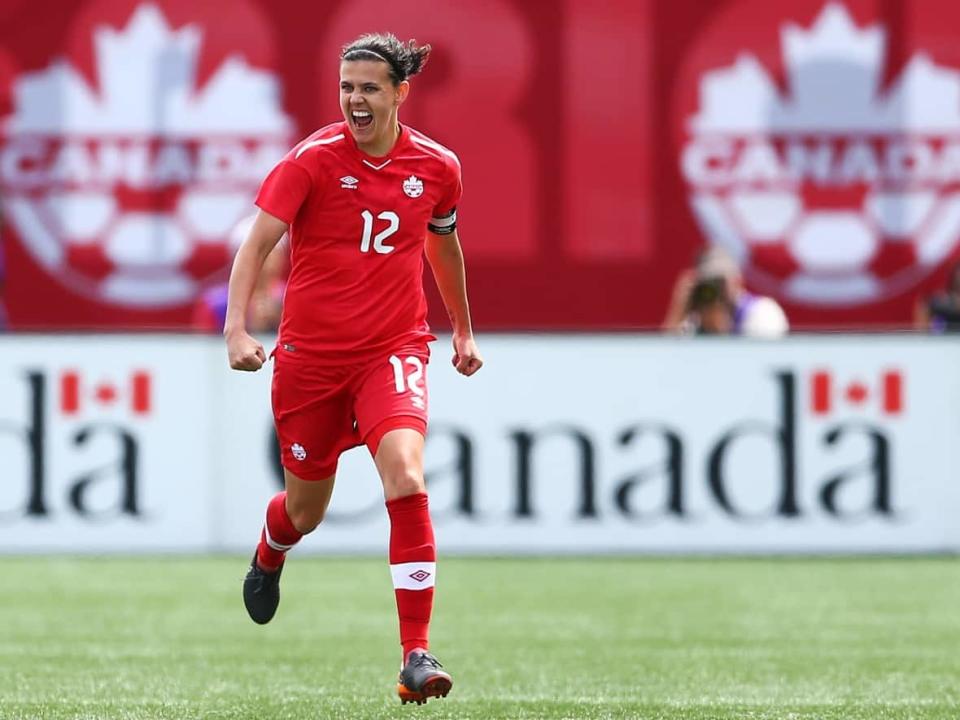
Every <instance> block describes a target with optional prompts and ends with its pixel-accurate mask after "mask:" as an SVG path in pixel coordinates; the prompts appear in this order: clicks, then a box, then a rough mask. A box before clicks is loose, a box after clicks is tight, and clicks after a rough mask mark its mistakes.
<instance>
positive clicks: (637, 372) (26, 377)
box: [0, 335, 960, 553]
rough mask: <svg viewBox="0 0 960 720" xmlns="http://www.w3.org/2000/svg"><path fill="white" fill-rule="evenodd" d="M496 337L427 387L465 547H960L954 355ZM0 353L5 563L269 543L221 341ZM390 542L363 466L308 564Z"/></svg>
mask: <svg viewBox="0 0 960 720" xmlns="http://www.w3.org/2000/svg"><path fill="white" fill-rule="evenodd" d="M481 342H482V350H483V352H484V355H485V358H486V360H487V365H486V366H485V367H484V369H483V370H482V371H481V372H480V373H479V374H478V375H476V376H475V377H473V378H470V379H466V378H462V377H460V376H458V375H456V373H455V372H454V371H453V369H452V368H451V367H450V366H449V363H448V360H447V358H448V351H447V347H448V341H447V340H445V339H444V340H441V341H439V342H438V343H436V344H435V346H434V350H435V355H434V361H433V362H432V363H431V365H430V370H429V382H430V398H431V432H430V436H429V438H428V443H427V450H426V473H427V478H428V483H429V486H430V491H431V506H432V509H433V513H434V517H435V521H436V526H437V535H438V540H439V543H440V545H441V546H442V548H443V551H444V552H470V553H482V552H490V553H501V552H502V553H592V552H657V553H674V552H708V553H712V552H726V553H764V552H777V553H779V552H786V553H819V552H931V551H944V550H950V551H960V524H958V523H956V522H954V521H953V520H952V518H955V517H957V516H958V514H960V457H958V452H957V449H956V446H957V444H958V443H957V440H958V439H960V343H958V342H956V341H953V340H951V339H946V338H928V337H903V336H891V337H880V336H877V337H796V338H790V339H789V340H787V341H783V342H777V343H757V342H750V341H745V340H733V339H718V340H701V339H681V338H661V337H629V336H596V335H582V336H529V337H528V336H489V337H484V338H481ZM0 351H2V352H0V548H2V550H3V551H4V552H28V551H34V550H58V551H78V552H85V551H90V552H99V551H117V552H122V551H135V550H156V551H166V550H184V551H209V550H215V551H220V550H229V551H244V552H246V551H250V550H251V549H252V547H253V545H254V543H255V542H256V539H257V537H258V533H259V527H260V524H261V523H262V517H263V510H264V507H265V504H266V501H267V500H268V499H269V497H270V496H271V495H272V494H273V493H274V492H276V490H277V489H278V487H279V484H278V483H279V474H278V472H277V465H276V456H275V444H274V440H273V436H272V423H271V414H270V403H269V384H270V376H269V370H267V371H261V372H259V373H235V372H231V371H230V370H229V369H228V368H227V366H226V360H225V353H224V351H223V348H222V344H221V343H220V342H219V341H218V339H216V338H202V337H177V336H140V337H129V336H106V337H63V336H60V337H37V336H24V337H15V336H10V337H5V338H0ZM385 361H386V360H385ZM144 376H146V377H147V378H148V381H147V388H146V397H147V398H148V399H147V402H146V407H143V404H144V403H143V397H144V392H145V391H144V388H143V381H142V378H143V377H144ZM71 377H72V378H73V380H71V379H70V378H71ZM135 377H139V378H141V381H140V387H139V391H138V390H137V388H136V387H134V385H132V384H131V383H133V382H134V381H133V380H132V379H131V378H135ZM71 383H72V384H71ZM38 388H40V389H41V391H42V392H40V396H39V399H38V395H37V392H38V390H37V389H38ZM138 393H139V394H138ZM138 397H139V398H140V400H139V402H140V405H136V399H137V398H138ZM41 407H42V412H41V411H40V410H38V408H41ZM387 532H388V528H387V521H386V513H385V511H384V508H383V502H382V497H381V492H380V488H379V481H378V480H377V477H376V474H375V472H374V468H373V464H372V462H371V461H370V458H369V456H368V455H367V453H366V450H365V449H362V448H361V449H357V450H354V451H351V452H350V453H348V454H346V455H345V456H344V458H343V459H342V461H341V465H340V472H339V473H338V480H337V487H336V490H335V493H334V498H333V502H332V505H331V510H330V513H329V515H328V520H327V522H325V523H324V524H323V526H322V527H321V528H320V529H319V530H318V531H317V532H316V533H315V534H314V535H313V536H311V537H310V538H308V539H307V540H305V541H304V543H303V544H302V546H301V548H299V549H298V552H322V553H340V552H382V551H384V550H385V547H386V542H387Z"/></svg>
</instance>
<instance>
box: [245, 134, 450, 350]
mask: <svg viewBox="0 0 960 720" xmlns="http://www.w3.org/2000/svg"><path fill="white" fill-rule="evenodd" d="M460 193H461V185H460V161H459V160H458V159H457V156H456V155H455V154H454V153H452V152H451V151H450V150H447V149H446V148H445V147H443V146H441V145H439V144H438V143H436V142H434V141H433V140H430V139H429V138H427V137H426V136H425V135H423V134H421V133H418V132H417V131H416V130H413V129H411V128H408V127H405V126H401V132H400V137H399V138H398V139H397V142H396V144H395V145H394V146H393V149H392V150H391V151H390V153H389V154H388V155H386V156H385V157H379V158H378V157H372V156H369V155H366V154H365V153H364V152H363V151H361V150H360V149H359V148H358V147H357V144H356V142H355V141H354V139H353V136H352V135H351V134H350V130H349V128H348V127H347V124H346V123H344V122H339V123H334V124H333V125H328V126H327V127H325V128H321V129H320V130H318V131H317V132H315V133H314V134H313V135H311V136H310V137H308V138H307V139H306V140H303V141H302V142H301V143H300V144H299V145H297V146H296V147H294V148H293V149H292V150H291V151H290V152H289V153H288V154H287V155H286V157H284V158H283V160H281V161H280V163H279V164H278V165H277V166H276V167H275V168H274V169H273V170H272V171H271V172H270V174H269V175H268V176H267V178H266V180H264V182H263V185H262V186H261V188H260V193H259V195H258V196H257V200H256V203H257V205H258V206H259V207H260V208H261V209H262V210H264V211H265V212H268V213H270V214H271V215H273V216H275V217H278V218H280V219H281V220H283V221H284V222H286V223H289V224H290V248H291V267H290V278H289V281H288V284H287V292H286V296H285V298H284V306H283V320H282V322H281V323H280V336H279V342H281V343H283V344H285V345H292V346H293V347H294V348H295V352H298V353H299V352H304V353H307V354H311V355H322V356H323V357H324V358H325V359H330V360H334V361H336V360H337V359H341V360H344V361H350V360H352V359H355V358H356V357H357V356H361V355H369V354H373V353H376V352H380V351H383V350H387V349H390V348H391V347H400V346H402V345H405V344H408V343H411V342H417V341H424V340H432V339H433V337H432V336H431V335H430V330H429V327H428V326H427V319H426V316H427V305H426V299H425V297H424V294H423V246H424V240H425V238H426V233H427V223H429V222H430V221H431V219H433V218H437V219H439V218H445V219H444V220H435V221H434V222H435V224H438V225H442V224H444V223H447V224H449V222H450V220H449V216H450V214H451V212H453V210H454V209H455V207H456V205H457V203H458V202H459V200H460Z"/></svg>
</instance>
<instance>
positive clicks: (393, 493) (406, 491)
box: [383, 464, 426, 500]
mask: <svg viewBox="0 0 960 720" xmlns="http://www.w3.org/2000/svg"><path fill="white" fill-rule="evenodd" d="M383 485H384V490H385V491H386V496H387V499H388V500H393V499H395V498H401V497H406V496H407V495H416V494H417V493H422V492H425V490H426V486H425V484H424V482H423V473H422V472H421V471H420V469H419V467H417V466H415V465H413V464H410V465H400V466H398V467H397V468H395V469H394V470H393V471H392V472H389V473H387V476H386V477H384V479H383Z"/></svg>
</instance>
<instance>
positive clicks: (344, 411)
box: [271, 344, 430, 480]
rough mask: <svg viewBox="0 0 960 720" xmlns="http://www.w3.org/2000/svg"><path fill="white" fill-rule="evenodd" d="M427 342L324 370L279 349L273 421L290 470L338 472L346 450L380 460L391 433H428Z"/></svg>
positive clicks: (304, 475)
mask: <svg viewBox="0 0 960 720" xmlns="http://www.w3.org/2000/svg"><path fill="white" fill-rule="evenodd" d="M429 357H430V351H429V350H428V349H427V346H426V345H425V344H421V345H413V346H407V347H404V348H401V349H400V350H398V351H397V352H395V353H393V354H387V353H385V354H384V355H383V356H382V357H380V358H377V359H375V360H372V361H367V362H363V363H359V364H355V365H323V364H320V363H317V362H316V361H315V360H311V359H309V358H303V357H299V356H297V354H296V351H290V350H286V349H284V346H283V345H279V346H278V347H277V348H276V350H274V352H273V388H272V393H271V399H272V403H273V419H274V423H275V424H276V427H277V437H278V438H279V441H280V460H281V463H282V464H283V466H284V467H285V468H286V469H287V470H289V471H290V472H292V473H293V474H294V475H296V476H297V477H298V478H301V479H303V480H322V479H324V478H328V477H330V476H332V475H333V474H334V473H335V472H336V470H337V461H338V460H339V458H340V454H341V453H343V452H344V451H345V450H349V449H350V448H353V447H357V446H358V445H363V444H366V445H367V447H368V448H369V450H370V454H371V455H374V456H375V455H376V453H377V448H378V447H379V445H380V440H381V439H382V438H383V436H384V435H385V434H386V433H387V432H389V431H390V430H396V429H398V428H411V429H413V430H417V431H418V432H420V433H421V434H423V435H426V432H427V407H428V403H427V361H428V359H429Z"/></svg>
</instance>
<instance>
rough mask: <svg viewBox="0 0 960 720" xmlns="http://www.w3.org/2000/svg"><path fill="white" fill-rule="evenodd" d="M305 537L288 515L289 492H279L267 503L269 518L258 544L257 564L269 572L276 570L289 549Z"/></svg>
mask: <svg viewBox="0 0 960 720" xmlns="http://www.w3.org/2000/svg"><path fill="white" fill-rule="evenodd" d="M302 537H303V533H301V532H299V531H298V530H297V529H296V528H295V527H294V526H293V523H292V522H291V521H290V516H289V515H287V493H286V492H281V493H277V494H276V495H274V496H273V498H272V499H271V500H270V503H269V504H268V505H267V520H266V522H265V523H264V525H263V532H261V533H260V544H259V545H258V546H257V565H259V566H260V568H261V569H263V570H266V571H267V572H275V571H276V570H277V568H279V567H280V566H281V565H282V564H283V558H284V556H285V555H286V554H287V550H289V549H290V548H292V547H293V546H294V545H296V544H297V543H298V542H300V538H302Z"/></svg>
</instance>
